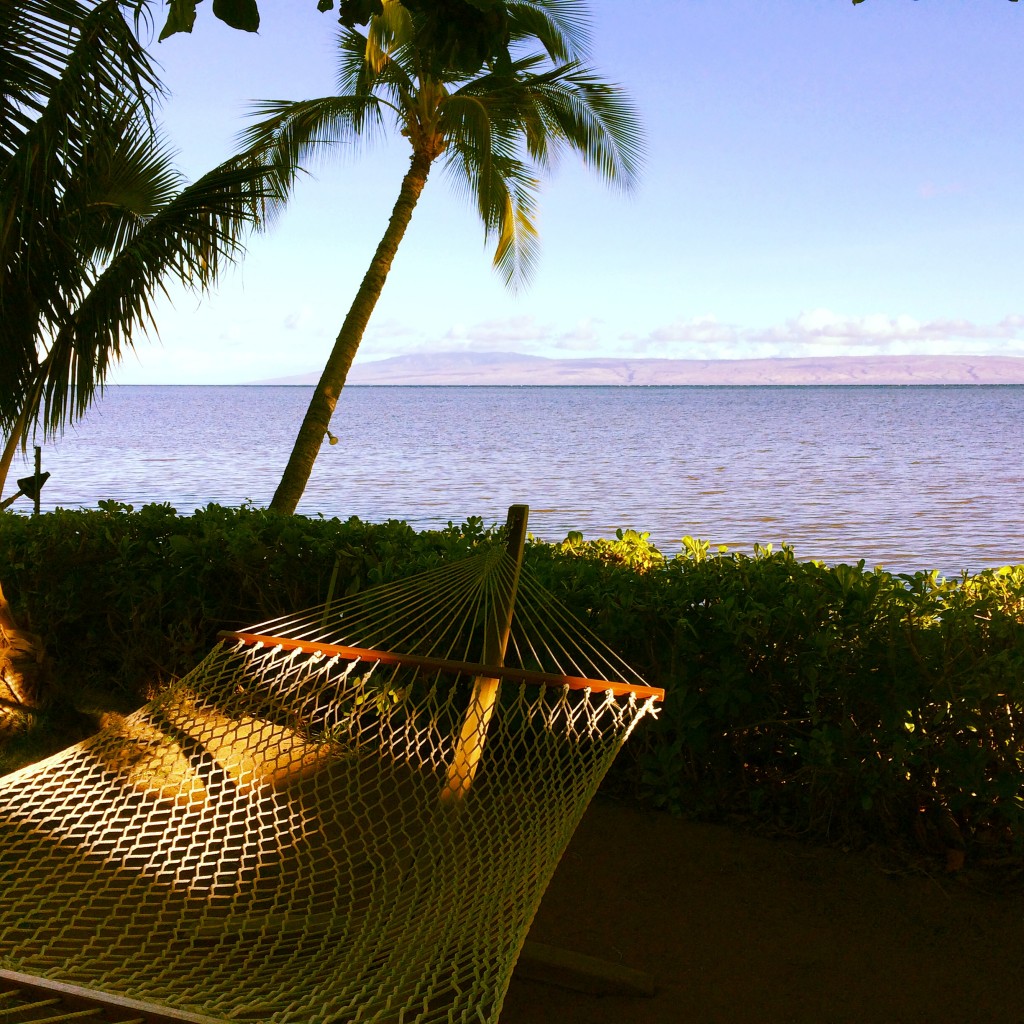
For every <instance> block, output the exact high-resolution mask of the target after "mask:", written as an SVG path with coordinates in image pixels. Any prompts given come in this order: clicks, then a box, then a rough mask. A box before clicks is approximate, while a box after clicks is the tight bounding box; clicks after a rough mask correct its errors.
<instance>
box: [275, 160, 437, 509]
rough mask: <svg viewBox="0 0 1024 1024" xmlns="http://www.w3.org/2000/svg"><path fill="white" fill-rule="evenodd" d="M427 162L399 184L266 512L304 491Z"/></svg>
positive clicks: (289, 505)
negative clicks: (377, 243) (373, 250)
mask: <svg viewBox="0 0 1024 1024" xmlns="http://www.w3.org/2000/svg"><path fill="white" fill-rule="evenodd" d="M432 162H433V161H432V158H431V157H430V156H429V155H428V154H426V153H421V152H414V153H413V157H412V161H411V163H410V164H409V170H408V171H406V174H405V177H404V178H403V179H402V189H401V191H400V192H399V194H398V200H397V202H396V203H395V206H394V209H393V210H392V211H391V219H390V220H389V221H388V227H387V230H386V231H385V232H384V237H383V238H382V239H381V240H380V244H379V245H378V246H377V251H376V252H375V253H374V254H373V260H372V261H371V263H370V267H369V269H368V270H367V271H366V275H365V276H364V277H363V280H362V283H361V284H360V285H359V290H358V291H357V292H356V297H355V299H353V301H352V305H351V307H350V308H349V311H348V315H347V316H346V317H345V322H344V323H343V324H342V326H341V331H340V332H339V333H338V337H337V338H336V339H335V342H334V348H333V349H331V354H330V357H329V358H328V360H327V365H326V366H325V367H324V372H323V374H322V375H321V377H320V382H319V383H318V384H317V386H316V390H315V391H314V392H313V397H312V399H311V400H310V403H309V408H308V409H307V410H306V415H305V417H304V418H303V420H302V426H301V427H300V428H299V433H298V437H296V439H295V445H294V447H293V448H292V453H291V456H290V457H289V459H288V465H287V466H286V467H285V471H284V475H283V476H282V477H281V482H280V483H279V484H278V485H277V490H276V491H275V492H274V499H273V501H271V503H270V507H271V508H272V509H274V510H275V511H277V512H283V513H285V514H286V515H291V514H292V513H294V512H295V507H296V506H297V505H298V503H299V499H300V498H301V497H302V492H303V491H304V490H305V489H306V484H307V483H308V482H309V475H310V473H312V472H313V463H314V462H315V461H316V457H317V454H318V453H319V451H320V446H321V444H322V443H323V440H324V435H325V434H326V433H327V428H328V427H329V426H330V424H331V416H332V415H333V414H334V407H335V406H336V405H337V404H338V397H339V396H340V395H341V389H342V388H343V387H344V386H345V381H346V379H347V378H348V371H349V369H350V368H351V366H352V360H353V359H355V355H356V351H357V350H358V349H359V343H360V342H361V341H362V340H363V332H364V331H365V330H366V325H367V324H368V323H369V321H370V316H371V314H372V313H373V309H374V307H375V306H376V305H377V300H378V299H379V298H380V293H381V291H382V290H383V288H384V282H385V281H386V280H387V276H388V271H389V270H390V269H391V263H392V261H393V260H394V258H395V253H396V252H397V251H398V245H399V243H400V242H401V241H402V237H403V236H404V235H405V231H406V228H408V226H409V221H410V220H411V219H412V211H413V209H414V208H415V206H416V202H417V200H418V199H419V197H420V194H421V193H422V191H423V186H424V185H426V183H427V175H428V174H429V173H430V165H431V163H432Z"/></svg>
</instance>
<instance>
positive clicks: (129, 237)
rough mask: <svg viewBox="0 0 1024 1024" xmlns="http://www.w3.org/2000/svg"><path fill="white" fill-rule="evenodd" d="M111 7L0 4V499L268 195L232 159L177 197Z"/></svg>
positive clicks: (145, 86)
mask: <svg viewBox="0 0 1024 1024" xmlns="http://www.w3.org/2000/svg"><path fill="white" fill-rule="evenodd" d="M122 7H123V4H122V3H121V2H118V0H6V2H4V3H0V55H2V56H0V435H2V436H3V438H4V443H3V449H2V454H0V488H2V487H3V484H4V482H5V481H6V477H7V475H8V472H9V470H10V466H11V462H12V460H13V458H14V455H15V452H16V450H17V448H18V446H19V445H24V444H25V443H26V440H27V437H28V435H29V433H30V432H31V431H32V430H33V429H34V428H36V427H41V428H42V431H43V434H44V436H47V435H50V434H52V433H54V432H57V431H59V430H60V429H62V428H63V427H64V426H65V425H66V424H67V423H69V422H70V421H71V420H73V419H74V418H75V417H77V416H80V415H81V414H82V413H84V412H85V410H86V409H87V408H88V406H89V404H90V403H91V402H92V400H93V398H94V397H95V396H96V394H97V392H98V391H99V390H100V389H102V387H103V384H104V382H105V380H106V378H107V374H108V371H109V369H110V368H111V367H112V366H113V365H114V364H115V362H116V361H117V359H118V358H119V357H120V356H121V354H122V353H123V351H124V349H125V348H126V347H130V346H131V345H132V344H133V333H134V332H135V331H136V330H137V329H142V330H146V329H153V328H154V327H155V324H154V322H153V313H154V306H153V304H154V300H155V298H156V296H157V295H158V294H160V293H161V292H164V291H165V290H166V288H167V283H168V282H169V281H182V282H185V283H186V284H188V285H191V286H192V287H194V288H197V289H199V290H203V289H206V288H208V287H210V285H211V284H212V283H213V282H214V281H215V280H216V278H217V275H218V272H219V271H220V270H221V269H222V267H223V266H224V264H225V263H226V262H229V261H230V260H231V259H232V258H233V257H234V256H236V255H237V254H238V253H239V252H240V245H241V241H242V237H243V235H244V232H245V231H246V230H247V229H248V228H251V227H253V226H258V225H260V224H261V223H262V222H263V220H264V219H265V218H266V217H267V215H268V214H269V213H270V212H271V211H272V209H273V208H274V206H275V205H276V203H277V202H279V201H282V200H283V193H278V192H277V191H276V184H275V181H274V179H273V173H269V174H268V173H267V172H268V171H271V170H272V169H270V168H265V167H260V166H258V165H254V164H253V163H252V162H251V161H249V162H246V161H245V160H238V159H234V160H232V161H228V162H226V163H225V164H222V165H221V166H219V167H217V168H215V169H214V170H213V171H211V172H210V173H208V174H206V175H204V176H203V177H202V178H200V179H199V180H198V181H196V182H195V183H194V184H192V185H188V186H185V183H184V182H183V180H182V178H181V176H180V175H179V174H178V172H177V171H176V170H175V168H174V166H173V163H172V160H171V156H170V153H169V151H168V148H167V146H166V144H165V143H164V142H163V141H162V140H161V138H160V135H159V132H158V129H157V126H156V125H155V123H154V121H153V111H154V106H155V103H156V101H157V100H158V98H159V96H160V92H161V87H160V85H159V82H158V80H157V78H156V75H155V73H154V71H153V68H152V65H151V63H150V61H149V58H148V57H147V55H146V52H145V50H144V49H143V47H142V46H141V44H140V43H139V41H138V40H137V39H136V38H135V35H134V34H133V32H132V29H131V26H130V25H129V24H128V22H127V21H126V20H125V17H124V14H123V12H122Z"/></svg>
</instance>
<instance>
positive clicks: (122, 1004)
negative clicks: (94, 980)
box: [0, 970, 223, 1024]
mask: <svg viewBox="0 0 1024 1024" xmlns="http://www.w3.org/2000/svg"><path fill="white" fill-rule="evenodd" d="M0 992H16V993H18V994H19V995H21V996H25V997H38V998H42V999H48V1000H54V1001H59V1005H55V1006H54V1007H53V1008H52V1011H51V1016H50V1017H48V1018H47V1019H52V1020H61V1021H62V1020H71V1019H73V1018H77V1019H82V1018H83V1017H84V1018H85V1019H86V1020H92V1021H102V1022H103V1024H116V1022H123V1024H129V1022H130V1024H139V1022H142V1024H223V1021H222V1019H221V1018H217V1017H206V1016H203V1015H202V1014H198V1013H189V1012H187V1011H186V1010H172V1009H171V1008H170V1007H168V1006H158V1005H156V1004H155V1003H145V1002H142V1001H140V1000H138V999H128V998H127V997H125V996H119V995H114V994H113V993H111V992H100V991H97V990H95V989H91V988H83V987H82V986H81V985H69V984H67V983H66V982H62V981H54V980H53V979H51V978H37V977H36V976H35V975H32V974H21V973H19V972H17V971H6V970H0ZM16 1009H17V1007H11V1008H9V1010H8V1014H7V1016H6V1018H5V1019H7V1020H11V1019H12V1016H11V1015H12V1014H13V1013H14V1011H15V1010H16ZM90 1010H91V1011H93V1012H92V1013H91V1014H90V1013H88V1012H87V1011H90ZM69 1011H70V1012H69ZM37 1013H38V1011H35V1012H34V1013H33V1016H32V1017H30V1018H27V1019H30V1020H39V1019H40V1018H39V1017H38V1016H37V1015H36V1014H37ZM97 1014H99V1016H97ZM13 1020H15V1021H16V1020H17V1017H14V1018H13ZM43 1024H45V1022H43Z"/></svg>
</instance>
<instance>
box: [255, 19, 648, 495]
mask: <svg viewBox="0 0 1024 1024" xmlns="http://www.w3.org/2000/svg"><path fill="white" fill-rule="evenodd" d="M506 7H507V15H508V29H509V38H508V47H502V48H500V52H496V53H495V55H493V56H492V57H491V58H490V59H489V60H488V61H487V62H485V64H484V65H483V67H482V68H481V69H480V70H479V72H477V73H476V74H474V75H471V76H470V77H468V78H467V77H466V76H465V73H464V72H460V71H459V70H458V69H455V68H449V67H446V65H445V63H444V61H443V60H439V58H438V54H437V52H435V51H429V50H427V49H426V47H425V45H424V43H423V41H422V40H423V37H422V35H418V34H417V33H416V32H415V31H414V29H413V22H412V18H411V16H410V13H409V11H408V10H407V9H406V8H405V7H404V6H402V5H401V4H400V3H398V2H397V0H384V3H383V13H381V14H377V15H374V16H373V17H371V18H370V19H369V23H368V27H367V30H366V32H365V33H363V32H361V31H359V30H358V29H356V28H354V27H353V28H347V29H345V30H343V31H342V32H341V33H340V35H339V57H340V59H339V67H338V83H339V94H338V95H336V96H328V97H324V98H322V99H314V100H304V101H299V102H280V101H274V102H262V103H259V104H256V105H255V107H254V110H255V113H256V114H257V116H258V117H259V118H260V120H259V121H258V122H257V123H255V124H254V125H252V127H250V128H249V129H247V130H246V131H245V132H244V133H243V135H242V142H243V145H244V146H245V149H244V154H245V155H246V156H247V157H248V158H250V159H260V160H263V161H266V162H268V163H273V164H275V165H277V166H278V167H279V168H280V172H281V174H282V176H287V175H288V173H289V169H290V168H297V167H299V166H300V165H301V163H302V161H303V160H304V159H305V158H307V157H309V156H311V155H315V154H317V153H318V151H320V150H322V149H324V148H325V147H326V146H327V145H330V144H331V143H334V142H337V141H346V140H350V139H352V138H354V137H356V136H359V135H361V134H364V133H367V132H369V131H371V130H374V129H377V128H379V127H380V126H382V125H384V124H386V123H388V122H390V124H391V125H392V126H393V127H394V128H397V130H398V131H399V132H400V133H401V134H402V135H403V136H404V137H405V138H406V139H407V140H408V143H409V147H410V149H411V151H412V152H411V156H410V161H409V167H408V170H407V171H406V173H405V176H404V178H403V179H402V183H401V187H400V189H399V193H398V199H397V201H396V202H395V205H394V208H393V210H392V213H391V218H390V220H389V222H388V226H387V229H386V230H385V232H384V235H383V237H382V238H381V240H380V243H379V244H378V246H377V249H376V251H375V252H374V254H373V258H372V260H371V261H370V265H369V269H368V270H367V271H366V274H365V276H364V277H363V280H362V282H361V284H360V285H359V288H358V289H357V291H356V295H355V298H354V300H353V302H352V305H351V308H350V309H349V312H348V315H347V316H346V317H345V321H344V323H343V324H342V327H341V331H340V332H339V334H338V337H337V340H336V341H335V343H334V347H333V349H332V351H331V354H330V357H329V358H328V361H327V365H326V367H325V368H324V371H323V375H322V376H321V378H320V382H319V383H318V385H317V387H316V389H315V391H314V394H313V397H312V400H311V401H310V404H309V408H308V410H307V412H306V415H305V417H304V419H303V422H302V426H301V428H300V430H299V433H298V437H297V438H296V441H295V445H294V448H293V450H292V453H291V456H290V458H289V460H288V465H287V468H286V469H285V471H284V475H283V477H282V479H281V482H280V484H279V485H278V488H277V491H276V493H275V494H274V498H273V501H272V502H271V508H273V509H276V510H278V511H281V512H285V513H291V512H294V511H295V507H296V505H297V504H298V501H299V499H300V498H301V496H302V492H303V490H304V489H305V486H306V483H307V481H308V479H309V475H310V473H311V471H312V468H313V463H314V461H315V459H316V456H317V453H318V451H319V449H320V445H321V443H322V441H323V439H324V437H325V435H326V434H327V430H328V427H329V425H330V421H331V416H332V414H333V412H334V409H335V406H336V404H337V401H338V397H339V395H340V393H341V390H342V388H343V387H344V384H345V380H346V378H347V376H348V372H349V368H350V367H351V365H352V360H353V359H354V357H355V354H356V350H357V349H358V347H359V343H360V341H361V339H362V337H363V332H364V331H365V329H366V326H367V323H368V322H369V319H370V315H371V314H372V312H373V309H374V306H375V305H376V302H377V300H378V298H379V297H380V294H381V290H382V288H383V287H384V281H385V279H386V278H387V274H388V271H389V269H390V267H391V263H392V260H393V259H394V256H395V252H396V251H397V249H398V245H399V243H400V242H401V240H402V237H403V235H404V234H405V231H406V228H407V227H408V225H409V221H410V218H411V216H412V212H413V208H414V207H415V205H416V202H417V200H418V199H419V197H420V194H421V193H422V191H423V188H424V186H425V185H426V182H427V176H428V175H429V173H430V170H431V168H432V167H433V165H434V164H435V162H437V161H439V160H440V161H441V162H442V164H443V165H444V167H445V169H446V170H447V171H449V172H450V173H451V174H452V176H453V178H454V180H455V181H456V183H457V185H459V186H462V187H463V188H464V190H466V191H467V192H468V193H469V194H470V195H471V196H472V198H473V200H474V203H475V205H476V208H477V212H478V213H479V215H480V218H481V220H482V221H483V224H484V231H485V233H486V235H487V237H488V239H493V240H494V241H495V243H496V244H495V251H494V264H495V267H496V268H497V270H498V271H499V273H500V274H502V276H503V277H504V279H505V281H506V283H508V284H510V285H512V286H516V285H519V284H522V283H523V282H524V281H525V280H526V278H527V277H528V276H529V273H530V271H531V270H532V268H533V266H534V264H535V261H536V256H537V231H536V227H535V223H534V214H535V204H536V196H537V191H538V188H539V180H538V178H539V173H540V172H542V171H544V170H547V169H548V168H549V167H550V166H551V165H552V163H553V162H554V160H555V158H556V157H557V156H558V155H559V154H560V152H561V151H563V150H567V149H568V150H573V151H575V152H576V153H578V154H579V155H580V156H581V157H582V158H583V160H584V161H585V162H586V163H587V164H588V165H589V166H591V167H592V168H594V169H595V170H596V171H598V173H599V174H601V175H602V176H603V177H604V178H605V179H606V180H608V181H609V182H611V183H613V184H617V185H619V186H621V187H624V188H630V187H632V186H633V184H634V183H635V181H636V176H637V172H638V169H639V164H640V159H641V148H642V147H641V132H640V127H639V120H638V118H637V116H636V114H635V113H634V111H633V110H632V108H631V107H630V105H629V104H628V102H627V101H626V100H625V98H624V97H623V95H622V93H621V91H620V90H619V89H618V88H617V87H615V86H612V85H608V84H606V83H605V82H603V81H601V80H600V79H599V78H598V77H597V75H596V74H595V73H594V72H593V71H592V70H590V69H589V68H587V67H586V66H585V65H584V64H583V63H582V60H583V58H584V56H585V49H586V43H587V38H586V36H587V33H586V24H587V20H586V13H585V8H584V5H583V4H582V3H581V2H580V0H517V2H515V3H512V2H510V3H508V4H507V5H506ZM292 173H294V172H292Z"/></svg>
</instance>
